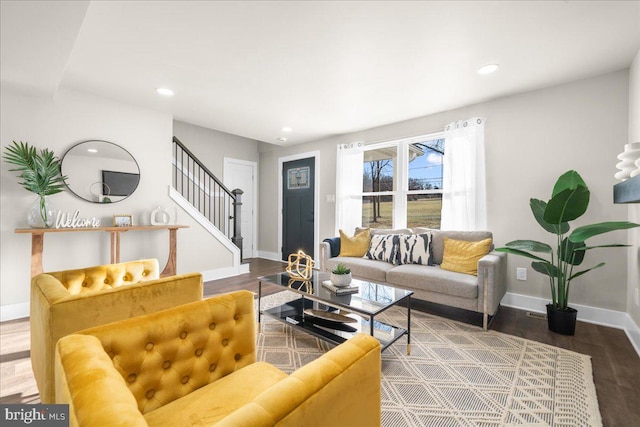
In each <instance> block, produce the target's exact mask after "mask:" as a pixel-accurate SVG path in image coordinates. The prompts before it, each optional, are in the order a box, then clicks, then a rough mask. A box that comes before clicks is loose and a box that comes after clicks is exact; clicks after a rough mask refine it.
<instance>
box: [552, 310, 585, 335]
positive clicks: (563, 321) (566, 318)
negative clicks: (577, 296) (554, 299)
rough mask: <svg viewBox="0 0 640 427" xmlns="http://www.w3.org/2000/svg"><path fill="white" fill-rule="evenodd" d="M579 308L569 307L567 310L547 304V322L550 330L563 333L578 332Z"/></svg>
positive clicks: (571, 333)
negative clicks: (557, 308)
mask: <svg viewBox="0 0 640 427" xmlns="http://www.w3.org/2000/svg"><path fill="white" fill-rule="evenodd" d="M577 317H578V310H576V309H574V308H571V307H567V310H556V309H554V308H553V305H551V304H547V322H548V324H549V330H550V331H551V332H555V333H558V334H562V335H573V334H574V333H575V332H576V319H577Z"/></svg>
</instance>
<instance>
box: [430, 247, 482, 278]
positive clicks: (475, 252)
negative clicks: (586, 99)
mask: <svg viewBox="0 0 640 427" xmlns="http://www.w3.org/2000/svg"><path fill="white" fill-rule="evenodd" d="M491 243H492V239H484V240H480V241H479V242H466V241H464V240H454V239H449V238H448V237H445V238H444V255H443V257H442V264H441V265H440V267H441V268H442V269H443V270H449V271H455V272H458V273H464V274H472V275H474V276H477V275H478V261H479V260H480V258H482V257H483V256H485V255H486V254H488V253H489V249H490V248H491Z"/></svg>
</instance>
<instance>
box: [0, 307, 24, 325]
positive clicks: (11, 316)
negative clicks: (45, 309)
mask: <svg viewBox="0 0 640 427" xmlns="http://www.w3.org/2000/svg"><path fill="white" fill-rule="evenodd" d="M25 317H29V303H28V302H19V303H18V304H8V305H3V306H0V322H6V321H9V320H16V319H22V318H25Z"/></svg>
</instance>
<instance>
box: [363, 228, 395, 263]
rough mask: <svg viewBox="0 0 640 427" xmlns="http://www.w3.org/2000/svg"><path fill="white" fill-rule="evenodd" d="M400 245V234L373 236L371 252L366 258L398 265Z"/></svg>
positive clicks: (368, 252) (369, 251) (370, 245)
mask: <svg viewBox="0 0 640 427" xmlns="http://www.w3.org/2000/svg"><path fill="white" fill-rule="evenodd" d="M399 245H400V235H399V234H383V235H374V236H371V243H370V244H369V250H368V251H367V253H366V254H365V257H367V258H369V259H376V260H379V261H386V262H390V263H391V264H398V247H399Z"/></svg>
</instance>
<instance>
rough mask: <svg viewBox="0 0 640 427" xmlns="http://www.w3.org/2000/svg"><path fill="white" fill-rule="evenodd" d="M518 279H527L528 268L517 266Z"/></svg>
mask: <svg viewBox="0 0 640 427" xmlns="http://www.w3.org/2000/svg"><path fill="white" fill-rule="evenodd" d="M516 279H518V280H527V269H526V268H520V267H518V268H516Z"/></svg>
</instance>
